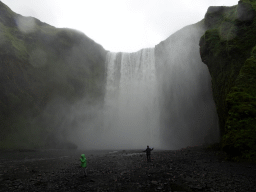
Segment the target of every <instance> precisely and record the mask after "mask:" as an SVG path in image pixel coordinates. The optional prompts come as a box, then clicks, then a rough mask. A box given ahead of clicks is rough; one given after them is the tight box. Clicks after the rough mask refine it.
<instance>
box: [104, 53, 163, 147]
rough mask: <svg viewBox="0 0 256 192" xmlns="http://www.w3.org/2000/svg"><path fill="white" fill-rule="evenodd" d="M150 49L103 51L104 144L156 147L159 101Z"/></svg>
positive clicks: (153, 61) (157, 145) (157, 144)
mask: <svg viewBox="0 0 256 192" xmlns="http://www.w3.org/2000/svg"><path fill="white" fill-rule="evenodd" d="M154 54H155V53H154V49H153V48H147V49H142V50H140V51H138V52H135V53H112V52H109V53H108V54H107V68H108V69H107V84H106V95H105V99H104V102H105V105H104V113H103V118H104V120H103V132H104V141H106V145H108V146H107V147H108V148H141V147H142V148H143V147H145V146H146V145H150V146H155V147H159V146H160V142H159V114H160V113H159V102H158V91H157V80H156V70H155V56H154Z"/></svg>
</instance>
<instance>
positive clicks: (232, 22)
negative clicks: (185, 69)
mask: <svg viewBox="0 0 256 192" xmlns="http://www.w3.org/2000/svg"><path fill="white" fill-rule="evenodd" d="M255 9H256V1H249V0H240V1H239V3H238V5H237V6H233V7H209V9H208V11H207V13H206V15H205V20H204V24H205V26H206V27H207V31H206V32H205V33H204V35H203V36H202V37H201V39H200V53H201V58H202V61H203V62H204V63H205V64H206V65H207V66H208V68H209V71H210V74H211V77H212V89H213V97H214V101H215V103H216V106H217V112H218V116H219V123H220V131H221V137H222V140H221V145H222V147H223V149H224V150H225V151H226V152H227V153H228V154H229V157H230V158H232V159H240V158H246V159H251V160H253V159H254V160H255V157H256V152H255V151H256V118H255V117H256V98H255V97H256V81H255V78H256V36H255V34H256V17H255V15H256V12H255Z"/></svg>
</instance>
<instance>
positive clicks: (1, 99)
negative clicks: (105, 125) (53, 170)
mask: <svg viewBox="0 0 256 192" xmlns="http://www.w3.org/2000/svg"><path fill="white" fill-rule="evenodd" d="M105 55H106V51H105V50H104V49H103V48H102V46H100V45H98V44H97V43H95V42H94V41H93V40H91V39H89V38H88V37H87V36H85V35H84V34H82V33H80V32H78V31H75V30H71V29H57V28H55V27H52V26H50V25H48V24H46V23H43V22H41V21H39V20H38V19H36V18H32V17H23V16H21V15H18V14H16V13H14V12H12V11H11V10H10V9H9V8H8V7H7V6H6V5H4V4H3V3H2V2H0V127H1V134H0V146H1V148H37V147H46V146H47V147H51V148H52V147H53V148H54V147H56V146H57V145H59V142H66V135H67V134H68V132H67V130H68V129H75V127H76V125H75V121H74V119H71V117H70V116H69V115H70V111H71V110H74V109H73V108H72V107H73V106H74V105H79V104H78V103H79V102H80V101H81V100H84V98H86V99H85V100H86V101H85V102H83V103H87V105H88V106H90V105H91V104H92V103H100V102H102V101H103V97H104V81H105V64H104V62H105ZM88 106H84V107H85V108H86V107H88ZM85 118H86V116H85ZM88 118H89V117H88ZM67 119H68V120H67ZM57 137H58V138H57ZM69 147H74V146H72V144H70V146H69Z"/></svg>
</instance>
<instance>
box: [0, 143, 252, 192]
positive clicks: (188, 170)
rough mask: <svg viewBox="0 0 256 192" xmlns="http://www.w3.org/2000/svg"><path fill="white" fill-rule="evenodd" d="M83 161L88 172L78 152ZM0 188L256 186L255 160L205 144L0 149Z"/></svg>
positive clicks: (240, 188)
mask: <svg viewBox="0 0 256 192" xmlns="http://www.w3.org/2000/svg"><path fill="white" fill-rule="evenodd" d="M82 152H83V153H85V154H86V157H87V161H88V176H87V177H84V176H83V172H82V170H81V168H80V162H79V158H80V154H81V153H82ZM0 191H168V192H174V191H206V192H208V191H211V192H214V191H215V192H216V191H219V192H220V191H223V192H226V191H228V192H229V191H237V192H242V191H246V192H249V191H256V165H255V164H250V163H234V162H228V161H225V160H224V159H223V155H222V153H221V152H217V151H209V150H206V149H205V148H204V147H192V148H186V149H182V150H176V151H160V150H159V151H158V150H154V151H153V152H152V162H151V163H147V161H146V157H145V154H144V153H143V152H142V150H121V151H78V150H77V151H64V150H47V151H1V156H0Z"/></svg>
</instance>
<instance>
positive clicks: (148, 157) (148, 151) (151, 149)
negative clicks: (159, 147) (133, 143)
mask: <svg viewBox="0 0 256 192" xmlns="http://www.w3.org/2000/svg"><path fill="white" fill-rule="evenodd" d="M153 149H154V148H149V146H147V148H146V150H145V151H143V152H146V155H147V162H150V161H151V157H150V155H151V151H153Z"/></svg>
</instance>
